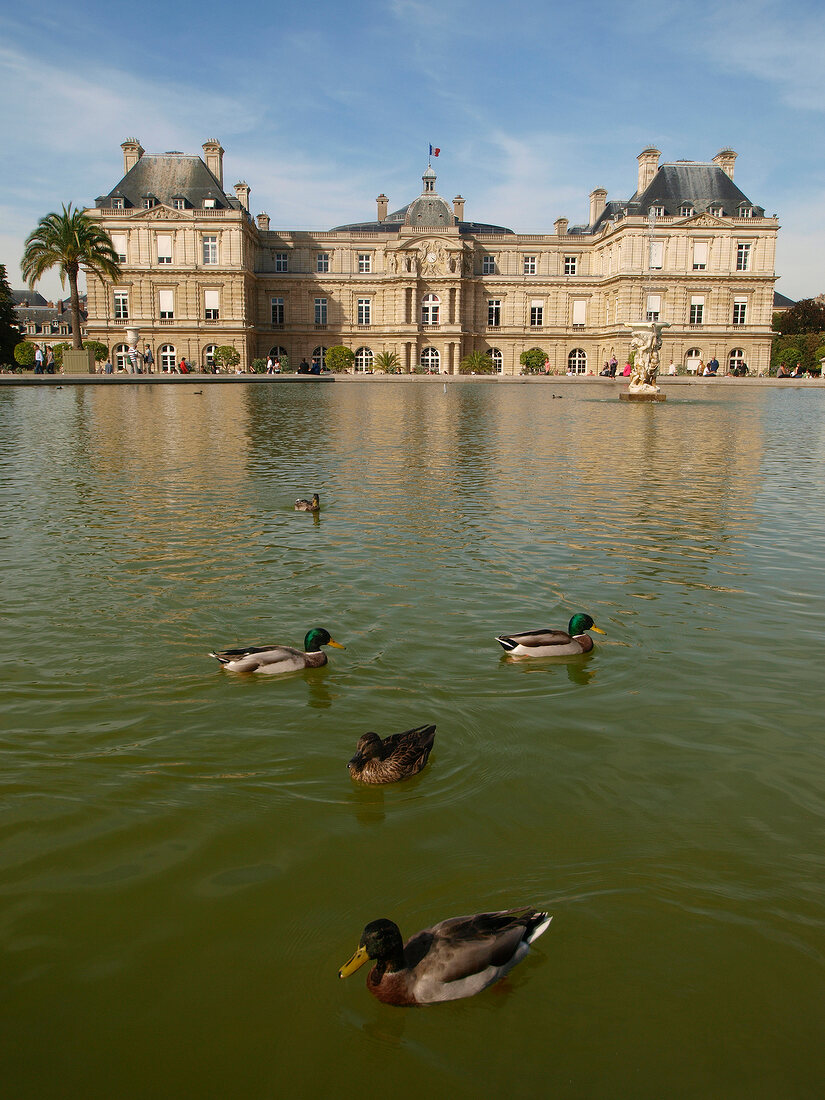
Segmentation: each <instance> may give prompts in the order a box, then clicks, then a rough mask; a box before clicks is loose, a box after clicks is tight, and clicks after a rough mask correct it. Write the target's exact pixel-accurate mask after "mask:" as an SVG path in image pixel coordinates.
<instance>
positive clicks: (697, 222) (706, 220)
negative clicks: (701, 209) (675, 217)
mask: <svg viewBox="0 0 825 1100" xmlns="http://www.w3.org/2000/svg"><path fill="white" fill-rule="evenodd" d="M724 220H725V219H724V218H717V217H715V215H713V214H694V215H693V217H691V218H685V220H684V222H683V224H684V225H690V226H695V227H696V229H714V228H715V227H716V226H717V225H719V223H720V222H723V221H724Z"/></svg>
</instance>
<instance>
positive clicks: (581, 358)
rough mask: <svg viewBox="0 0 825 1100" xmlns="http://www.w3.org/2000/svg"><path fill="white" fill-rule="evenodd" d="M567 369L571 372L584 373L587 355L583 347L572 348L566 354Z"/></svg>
mask: <svg viewBox="0 0 825 1100" xmlns="http://www.w3.org/2000/svg"><path fill="white" fill-rule="evenodd" d="M567 369H568V371H569V372H570V373H571V374H584V373H585V371H586V370H587V355H586V354H585V352H584V348H573V350H572V351H571V352H570V354H569V355H568V356H567Z"/></svg>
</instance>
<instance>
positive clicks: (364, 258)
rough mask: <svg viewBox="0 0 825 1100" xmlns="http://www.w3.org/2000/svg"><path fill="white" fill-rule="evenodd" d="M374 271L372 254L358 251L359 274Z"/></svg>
mask: <svg viewBox="0 0 825 1100" xmlns="http://www.w3.org/2000/svg"><path fill="white" fill-rule="evenodd" d="M371 271H372V255H371V254H370V253H369V252H359V253H358V274H359V275H369V273H370V272H371Z"/></svg>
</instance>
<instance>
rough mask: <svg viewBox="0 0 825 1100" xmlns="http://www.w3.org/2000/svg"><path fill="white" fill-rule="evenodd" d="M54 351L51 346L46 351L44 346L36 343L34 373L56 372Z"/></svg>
mask: <svg viewBox="0 0 825 1100" xmlns="http://www.w3.org/2000/svg"><path fill="white" fill-rule="evenodd" d="M54 371H55V363H54V352H53V351H52V349H51V348H46V351H45V353H44V352H43V348H41V346H40V345H39V344H35V345H34V373H35V374H54Z"/></svg>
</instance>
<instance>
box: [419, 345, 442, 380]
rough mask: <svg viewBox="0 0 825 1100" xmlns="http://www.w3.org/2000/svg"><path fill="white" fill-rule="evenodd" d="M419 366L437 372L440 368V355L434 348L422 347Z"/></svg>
mask: <svg viewBox="0 0 825 1100" xmlns="http://www.w3.org/2000/svg"><path fill="white" fill-rule="evenodd" d="M421 366H422V367H423V368H424V370H429V371H432V372H433V374H438V373H439V371H440V369H441V356H440V355H439V353H438V351H437V350H436V348H424V349H423V350H422V352H421Z"/></svg>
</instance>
